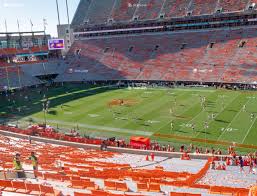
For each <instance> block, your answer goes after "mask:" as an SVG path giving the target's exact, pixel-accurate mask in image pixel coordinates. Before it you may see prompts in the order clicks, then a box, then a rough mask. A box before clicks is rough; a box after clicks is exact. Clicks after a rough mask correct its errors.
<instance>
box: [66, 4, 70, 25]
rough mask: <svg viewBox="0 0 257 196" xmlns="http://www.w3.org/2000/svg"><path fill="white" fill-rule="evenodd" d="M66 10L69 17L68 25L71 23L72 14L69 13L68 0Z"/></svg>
mask: <svg viewBox="0 0 257 196" xmlns="http://www.w3.org/2000/svg"><path fill="white" fill-rule="evenodd" d="M66 11H67V19H68V25H69V24H70V14H69V4H68V0H66Z"/></svg>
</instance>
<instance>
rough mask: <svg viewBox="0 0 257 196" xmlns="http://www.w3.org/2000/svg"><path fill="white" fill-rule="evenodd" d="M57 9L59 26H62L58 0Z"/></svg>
mask: <svg viewBox="0 0 257 196" xmlns="http://www.w3.org/2000/svg"><path fill="white" fill-rule="evenodd" d="M56 9H57V16H58V24H59V25H60V24H61V22H60V13H59V4H58V0H56Z"/></svg>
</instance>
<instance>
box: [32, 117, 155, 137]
mask: <svg viewBox="0 0 257 196" xmlns="http://www.w3.org/2000/svg"><path fill="white" fill-rule="evenodd" d="M33 119H34V120H37V121H42V120H43V119H41V118H35V117H33ZM47 122H49V123H54V124H60V125H66V126H69V127H76V126H77V125H78V126H79V127H83V128H87V129H95V130H106V131H112V132H119V133H129V134H137V135H144V136H151V135H152V134H153V133H152V132H148V131H141V130H134V129H133V130H132V129H123V128H114V127H106V126H98V125H90V124H85V123H72V122H66V121H61V120H49V119H48V120H47Z"/></svg>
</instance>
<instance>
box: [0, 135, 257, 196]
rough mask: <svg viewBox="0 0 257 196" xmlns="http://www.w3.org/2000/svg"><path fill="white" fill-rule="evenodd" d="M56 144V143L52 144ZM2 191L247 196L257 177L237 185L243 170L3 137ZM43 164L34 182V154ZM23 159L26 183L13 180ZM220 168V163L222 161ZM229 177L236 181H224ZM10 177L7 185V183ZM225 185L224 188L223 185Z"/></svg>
mask: <svg viewBox="0 0 257 196" xmlns="http://www.w3.org/2000/svg"><path fill="white" fill-rule="evenodd" d="M47 142H50V143H51V141H50V140H49V141H47ZM0 147H1V150H0V157H1V160H2V161H3V162H1V163H0V172H1V173H2V174H3V173H4V174H5V176H4V175H2V177H1V180H0V187H1V190H2V193H3V195H8V194H9V195H12V193H26V194H33V193H34V194H33V195H40V194H42V195H55V196H58V195H75V196H76V195H83V196H85V195H91V196H93V195H94V196H96V195H105V196H114V195H116V196H117V195H119V196H125V195H126V196H128V195H152V196H153V195H155V196H164V195H165V196H168V195H171V196H172V195H183V196H185V195H186V196H194V195H197V196H200V195H205V196H209V195H212V196H215V195H224V194H226V195H227V194H228V195H232V194H233V195H237V196H247V195H248V191H249V187H250V186H251V185H253V184H254V183H255V182H254V181H255V175H254V174H251V175H248V178H247V180H241V181H240V180H236V179H235V176H236V175H237V174H238V168H237V167H235V166H228V167H227V170H226V171H218V170H211V169H209V168H210V160H208V161H207V160H199V159H193V160H181V159H179V158H167V157H158V156H156V157H155V159H154V160H151V159H150V160H146V159H145V156H144V155H136V154H126V153H119V152H108V151H100V150H87V149H82V148H75V147H69V146H60V145H53V144H49V143H48V144H47V143H43V142H35V141H32V143H30V142H29V141H28V140H26V139H17V138H12V137H6V136H3V135H0ZM32 151H33V152H35V153H36V156H37V157H38V160H39V171H38V172H36V173H35V174H36V175H37V180H36V179H34V178H33V171H32V170H31V169H32V165H31V161H30V160H29V159H28V157H29V156H30V153H31V152H32ZM17 152H19V153H20V154H21V162H22V164H23V169H24V170H25V172H26V174H27V176H28V177H27V178H26V179H25V180H19V179H14V180H11V179H9V178H8V176H13V174H14V173H13V170H12V168H13V166H12V165H13V163H12V161H13V156H14V154H15V153H17ZM216 161H217V162H219V161H218V160H216ZM225 175H228V176H229V177H230V178H225V177H224V178H223V179H222V181H220V180H219V179H220V176H225ZM6 177H7V179H5V178H6ZM222 182H223V184H221V183H222Z"/></svg>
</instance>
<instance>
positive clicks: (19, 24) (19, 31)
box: [17, 19, 20, 33]
mask: <svg viewBox="0 0 257 196" xmlns="http://www.w3.org/2000/svg"><path fill="white" fill-rule="evenodd" d="M17 25H18V32H19V33H20V23H19V19H17Z"/></svg>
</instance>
